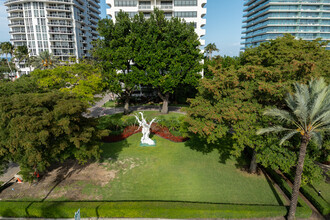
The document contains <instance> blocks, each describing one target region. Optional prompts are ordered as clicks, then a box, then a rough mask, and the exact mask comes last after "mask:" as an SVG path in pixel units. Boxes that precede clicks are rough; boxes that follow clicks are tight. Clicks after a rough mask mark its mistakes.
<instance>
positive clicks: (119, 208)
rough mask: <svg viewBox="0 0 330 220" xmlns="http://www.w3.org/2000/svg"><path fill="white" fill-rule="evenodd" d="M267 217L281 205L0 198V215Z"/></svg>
mask: <svg viewBox="0 0 330 220" xmlns="http://www.w3.org/2000/svg"><path fill="white" fill-rule="evenodd" d="M78 209H80V213H81V217H82V218H87V217H100V218H102V217H113V218H184V219H189V218H267V217H279V216H284V215H286V213H287V209H286V207H285V206H263V205H260V206H257V205H228V204H208V203H189V202H144V201H143V202H142V201H137V202H0V216H3V217H37V218H38V217H44V218H72V217H73V216H74V213H75V212H76V211H77V210H78Z"/></svg>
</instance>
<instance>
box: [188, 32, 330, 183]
mask: <svg viewBox="0 0 330 220" xmlns="http://www.w3.org/2000/svg"><path fill="white" fill-rule="evenodd" d="M308 48H311V50H312V52H309V49H308ZM298 54H300V55H299V56H298ZM302 54H305V55H302ZM281 57H282V59H280V58H281ZM288 57H289V58H288ZM307 57H308V59H307ZM277 59H280V60H277ZM269 60H274V61H273V62H271V61H269ZM329 60H330V59H329V52H328V51H326V50H325V48H323V47H322V43H319V42H317V41H313V42H307V41H302V40H295V39H294V38H293V37H292V36H289V35H286V36H284V37H281V38H277V39H276V40H273V41H271V42H267V43H264V44H261V46H259V47H256V48H252V49H248V50H247V51H246V52H244V53H243V54H242V56H241V58H240V62H241V63H240V65H239V67H238V68H236V67H234V66H231V67H229V68H222V67H221V65H222V64H221V62H219V63H218V64H215V65H214V66H210V70H211V71H212V72H213V74H214V76H213V77H210V79H203V80H202V81H201V83H200V86H199V93H198V95H197V96H196V98H195V99H191V100H190V103H191V105H190V107H189V108H187V114H188V118H187V122H188V124H189V130H190V131H191V132H193V133H196V134H197V135H198V136H199V137H201V138H204V139H205V140H206V141H208V142H209V143H218V144H219V141H221V139H223V138H229V139H231V140H232V142H233V145H232V149H230V150H229V151H230V154H231V155H235V156H237V157H239V156H240V155H241V154H242V152H243V150H245V149H247V150H250V151H251V149H252V152H254V154H253V155H254V156H255V157H253V158H254V159H255V160H254V159H252V160H251V162H253V161H256V162H259V163H261V164H263V165H264V166H271V167H272V168H275V169H276V168H280V169H281V170H282V171H284V172H289V171H290V168H292V167H293V166H294V165H295V161H296V160H297V158H298V157H297V155H298V152H297V148H296V146H297V142H299V139H295V138H294V139H292V140H291V141H290V142H285V143H284V145H283V146H279V145H278V142H277V137H276V136H275V135H269V136H267V138H265V137H260V136H257V135H256V131H257V130H258V129H259V128H260V127H265V126H267V125H268V124H272V123H275V121H273V119H270V118H266V117H265V116H263V115H262V113H263V111H264V110H265V109H267V108H270V107H278V108H283V107H284V105H283V100H284V98H285V95H286V93H287V92H288V91H292V84H293V82H296V81H297V82H306V81H308V80H309V79H311V78H312V77H319V76H322V75H324V74H325V73H326V74H328V75H329V73H328V71H329V69H326V67H324V66H327V65H328V64H327V63H329ZM290 67H291V68H290ZM307 67H308V68H307ZM323 147H324V146H323ZM313 152H314V151H313V150H310V151H309V153H308V154H309V156H308V158H306V161H309V162H307V163H306V167H307V166H308V169H309V172H305V173H304V175H306V176H307V177H308V178H309V181H311V180H313V178H315V179H317V178H316V177H317V176H319V174H320V172H319V168H318V167H317V166H315V164H313V163H312V162H311V161H313V160H315V159H316V158H317V157H318V156H316V154H314V153H313ZM252 165H253V163H251V172H253V171H255V169H252V168H256V166H252ZM306 170H307V169H306Z"/></svg>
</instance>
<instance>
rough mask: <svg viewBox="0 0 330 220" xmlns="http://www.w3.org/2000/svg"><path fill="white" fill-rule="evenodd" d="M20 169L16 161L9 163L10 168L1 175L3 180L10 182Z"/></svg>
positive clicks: (0, 179)
mask: <svg viewBox="0 0 330 220" xmlns="http://www.w3.org/2000/svg"><path fill="white" fill-rule="evenodd" d="M19 171H20V169H19V166H18V164H16V163H10V164H9V165H8V168H7V169H6V170H5V171H4V174H3V175H1V176H0V181H1V182H8V181H9V180H11V179H12V178H13V177H14V176H15V174H17V173H18V172H19Z"/></svg>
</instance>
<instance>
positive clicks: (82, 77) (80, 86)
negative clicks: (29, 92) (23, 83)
mask: <svg viewBox="0 0 330 220" xmlns="http://www.w3.org/2000/svg"><path fill="white" fill-rule="evenodd" d="M31 75H32V76H33V77H35V78H37V79H38V85H39V86H40V87H41V88H47V89H59V90H60V91H61V92H64V93H70V94H73V95H74V96H75V97H77V98H78V99H80V100H82V101H88V102H93V101H94V95H95V94H99V93H100V92H101V91H102V90H103V88H104V87H105V83H104V82H103V80H102V77H101V70H100V69H99V68H98V67H96V66H95V65H93V64H89V63H86V62H80V63H76V64H73V65H70V66H60V67H57V68H54V69H45V70H40V69H37V70H35V71H33V72H32V73H31Z"/></svg>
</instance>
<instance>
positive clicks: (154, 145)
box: [140, 140, 156, 147]
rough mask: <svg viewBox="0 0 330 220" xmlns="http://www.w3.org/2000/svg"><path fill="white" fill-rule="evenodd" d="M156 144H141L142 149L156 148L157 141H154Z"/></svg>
mask: <svg viewBox="0 0 330 220" xmlns="http://www.w3.org/2000/svg"><path fill="white" fill-rule="evenodd" d="M153 141H154V142H155V144H152V145H149V144H142V143H141V142H140V147H156V140H153Z"/></svg>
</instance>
